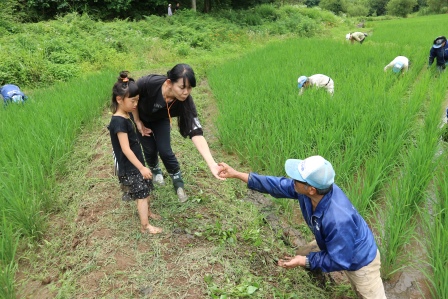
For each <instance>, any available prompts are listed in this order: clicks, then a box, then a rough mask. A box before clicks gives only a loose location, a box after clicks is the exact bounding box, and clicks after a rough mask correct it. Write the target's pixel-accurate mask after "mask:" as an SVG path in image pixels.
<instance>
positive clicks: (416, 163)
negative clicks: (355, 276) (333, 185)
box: [378, 76, 445, 278]
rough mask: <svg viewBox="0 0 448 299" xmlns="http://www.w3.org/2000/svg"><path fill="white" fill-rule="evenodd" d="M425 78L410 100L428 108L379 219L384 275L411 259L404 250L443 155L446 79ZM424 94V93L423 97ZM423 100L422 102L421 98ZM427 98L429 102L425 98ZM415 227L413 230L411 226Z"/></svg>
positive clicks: (417, 122)
mask: <svg viewBox="0 0 448 299" xmlns="http://www.w3.org/2000/svg"><path fill="white" fill-rule="evenodd" d="M429 79H430V78H429V76H426V78H425V79H422V80H421V81H420V82H419V83H418V84H417V85H416V88H415V89H414V91H415V92H414V93H413V94H412V95H411V101H410V102H414V103H416V102H417V101H419V102H421V104H420V110H427V111H426V113H425V114H424V116H423V119H421V116H420V115H419V114H414V115H415V116H414V117H413V122H414V130H415V131H414V132H413V134H412V135H413V136H412V143H410V144H409V146H408V148H407V152H406V154H404V155H403V157H402V158H403V166H402V170H401V171H398V172H397V175H398V176H399V178H398V179H397V183H396V184H394V183H392V184H391V186H390V187H389V189H393V192H390V194H388V196H387V204H386V205H387V208H386V210H385V214H386V215H384V214H382V217H380V219H378V222H382V221H384V222H383V227H382V228H381V229H380V231H381V233H380V234H381V238H380V239H381V241H380V243H381V245H380V248H381V249H382V253H383V255H382V260H383V261H382V273H383V275H384V277H385V278H388V277H390V276H391V275H392V274H393V273H395V272H396V271H398V270H400V269H401V267H403V266H404V265H405V262H406V261H407V260H408V257H407V256H406V251H405V250H404V249H405V248H406V246H407V245H409V244H410V240H411V239H412V238H413V236H414V227H415V226H416V219H415V216H416V214H417V210H418V209H419V208H420V207H421V206H422V205H424V204H425V200H426V198H427V196H426V194H427V193H426V190H427V188H428V185H429V183H430V181H431V179H432V178H433V176H434V171H435V169H436V166H437V164H438V163H439V162H438V161H440V158H435V157H436V153H437V150H438V140H439V136H440V129H439V122H440V107H441V106H442V102H443V101H444V93H443V90H444V88H445V87H444V82H443V81H440V80H439V81H431V82H428V80H429ZM422 93H425V94H426V96H424V95H423V94H422ZM422 99H423V101H422ZM425 99H426V101H424V100H425ZM409 228H412V229H409Z"/></svg>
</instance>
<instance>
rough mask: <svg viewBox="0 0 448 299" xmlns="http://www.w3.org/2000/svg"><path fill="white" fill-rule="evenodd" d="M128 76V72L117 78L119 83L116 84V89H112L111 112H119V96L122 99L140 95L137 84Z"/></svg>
mask: <svg viewBox="0 0 448 299" xmlns="http://www.w3.org/2000/svg"><path fill="white" fill-rule="evenodd" d="M128 74H129V72H128V71H121V72H120V75H119V76H118V78H117V82H115V84H114V87H113V88H112V101H111V103H110V110H111V111H112V113H115V112H117V109H118V102H117V96H119V97H122V98H125V97H130V98H132V97H135V96H137V95H139V90H138V86H137V83H135V80H134V79H132V78H129V77H128Z"/></svg>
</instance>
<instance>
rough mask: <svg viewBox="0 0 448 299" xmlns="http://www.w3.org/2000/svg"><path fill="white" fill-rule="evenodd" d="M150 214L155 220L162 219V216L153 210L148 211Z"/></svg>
mask: <svg viewBox="0 0 448 299" xmlns="http://www.w3.org/2000/svg"><path fill="white" fill-rule="evenodd" d="M148 214H149V218H151V219H154V220H160V219H162V217H161V216H160V215H158V214H154V213H152V212H151V211H150V212H149V213H148Z"/></svg>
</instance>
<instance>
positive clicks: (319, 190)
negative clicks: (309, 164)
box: [314, 184, 333, 195]
mask: <svg viewBox="0 0 448 299" xmlns="http://www.w3.org/2000/svg"><path fill="white" fill-rule="evenodd" d="M314 188H316V187H314ZM332 188H333V184H331V185H330V186H329V187H327V188H325V189H317V188H316V192H317V194H319V195H325V194H327V193H328V192H330V191H331V189H332Z"/></svg>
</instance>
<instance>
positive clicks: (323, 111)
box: [208, 16, 448, 298]
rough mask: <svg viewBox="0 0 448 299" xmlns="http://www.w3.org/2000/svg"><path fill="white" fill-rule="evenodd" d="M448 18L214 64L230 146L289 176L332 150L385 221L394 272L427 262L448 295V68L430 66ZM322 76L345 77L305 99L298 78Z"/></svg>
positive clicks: (382, 238)
mask: <svg viewBox="0 0 448 299" xmlns="http://www.w3.org/2000/svg"><path fill="white" fill-rule="evenodd" d="M447 25H448V19H447V18H446V16H437V17H432V18H415V19H409V20H391V21H382V22H377V23H375V22H372V23H369V24H368V26H369V28H370V27H371V30H370V31H369V36H368V37H367V39H366V41H365V42H364V44H362V45H360V44H358V43H356V44H354V45H352V44H350V43H349V42H347V41H344V40H343V35H342V34H341V36H340V38H339V39H332V40H329V39H291V40H288V41H282V42H278V43H275V44H271V45H269V46H267V47H265V48H264V49H263V50H260V51H257V52H254V53H250V54H247V55H246V56H245V57H244V58H243V59H241V60H238V61H232V62H229V63H227V64H225V65H223V66H222V67H220V68H217V69H214V70H211V71H210V72H209V73H208V78H209V82H210V85H211V87H212V89H213V92H214V94H215V96H216V97H217V99H218V106H219V117H218V119H217V125H218V128H219V134H220V135H219V136H220V140H221V142H222V144H223V146H224V147H225V149H226V150H227V151H229V152H236V153H238V155H239V156H240V157H241V159H243V160H244V161H247V163H248V164H249V165H250V168H251V169H253V170H254V171H257V172H260V173H265V174H272V175H279V176H280V175H284V169H283V165H284V162H285V160H286V159H288V158H304V157H308V156H311V155H322V156H324V157H326V158H327V159H329V160H330V161H331V162H332V163H333V165H334V167H335V171H336V182H337V183H338V184H339V185H340V186H342V188H343V190H345V191H346V193H347V194H348V197H349V198H350V199H351V201H352V202H353V203H354V205H355V206H356V207H357V209H358V210H359V211H360V213H361V214H362V215H363V216H364V217H365V218H366V219H368V220H369V222H370V223H371V226H372V227H373V228H374V231H375V234H376V239H377V242H378V244H379V248H380V252H381V255H382V276H383V278H384V279H389V278H391V276H392V275H393V274H394V273H396V272H397V271H399V270H400V269H402V268H403V267H405V266H408V265H410V264H414V265H416V266H417V267H419V268H420V269H423V268H426V267H422V266H421V265H422V264H425V265H426V264H428V265H429V269H430V270H429V273H431V274H429V273H427V274H428V275H430V276H431V283H432V287H433V288H432V292H433V293H432V295H433V298H447V296H448V295H447V294H448V289H447V287H448V272H447V271H448V270H447V269H448V267H447V265H448V264H447V263H448V251H447V247H446V246H447V244H448V234H447V230H446V229H447V226H446V225H447V222H446V221H447V217H446V209H447V196H446V181H447V172H446V169H447V168H446V166H447V162H448V159H447V157H448V156H447V153H446V150H443V149H442V145H441V143H443V142H441V140H440V136H441V129H440V128H441V125H442V123H443V122H444V119H443V116H444V115H445V108H446V107H447V106H448V102H447V87H448V77H447V76H446V73H442V74H441V73H439V72H438V71H437V70H436V69H435V65H433V66H432V68H428V67H427V65H428V53H429V48H430V47H431V45H432V40H433V38H434V37H435V36H437V35H442V34H444V33H445V31H446V28H447V27H446V26H447ZM445 34H446V33H445ZM399 55H401V56H406V57H408V58H409V59H410V68H409V71H408V72H406V73H403V74H395V73H393V72H392V71H391V70H390V69H389V71H388V72H384V70H383V68H384V66H386V65H387V64H388V63H389V62H390V61H392V60H393V59H394V58H395V57H396V56H399ZM313 74H326V75H328V76H330V77H331V78H332V79H333V80H334V82H335V93H334V96H333V97H331V96H330V95H329V94H328V93H327V92H326V91H325V90H323V89H320V90H319V89H310V90H306V91H305V92H304V93H303V95H301V96H299V94H298V89H297V78H298V77H299V76H301V75H306V76H310V75H313ZM416 244H420V245H423V246H420V245H418V246H417V245H416ZM415 248H417V249H416V250H414V249H415ZM422 251H423V252H424V253H422ZM418 265H420V266H418ZM422 271H423V270H422ZM436 273H437V274H436Z"/></svg>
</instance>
